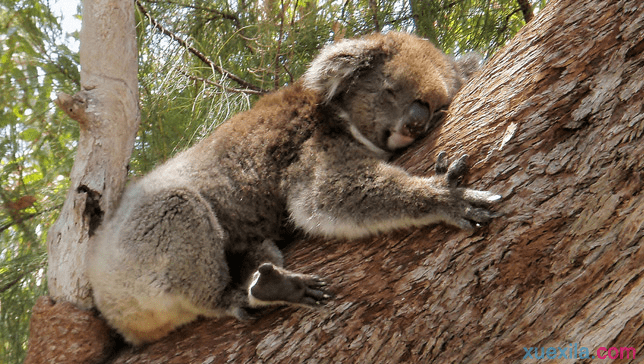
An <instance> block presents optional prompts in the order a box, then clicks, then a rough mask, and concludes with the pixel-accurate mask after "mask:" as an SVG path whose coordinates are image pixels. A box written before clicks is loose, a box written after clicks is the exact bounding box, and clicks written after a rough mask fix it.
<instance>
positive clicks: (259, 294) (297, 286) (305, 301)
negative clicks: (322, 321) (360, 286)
mask: <svg viewBox="0 0 644 364" xmlns="http://www.w3.org/2000/svg"><path fill="white" fill-rule="evenodd" d="M326 285H327V284H326V282H325V281H324V280H323V279H322V278H320V277H317V276H314V275H308V274H298V273H293V272H290V271H287V270H285V269H282V268H278V267H276V266H274V265H273V264H271V263H264V264H262V265H261V266H260V267H259V269H258V270H257V272H255V274H254V277H253V283H251V286H250V287H249V290H248V291H249V298H250V301H251V305H253V306H265V305H272V304H295V305H304V306H310V307H319V306H322V305H324V304H325V303H326V302H327V301H328V300H329V299H330V298H331V295H330V294H329V293H328V292H327V291H326V289H325V288H326Z"/></svg>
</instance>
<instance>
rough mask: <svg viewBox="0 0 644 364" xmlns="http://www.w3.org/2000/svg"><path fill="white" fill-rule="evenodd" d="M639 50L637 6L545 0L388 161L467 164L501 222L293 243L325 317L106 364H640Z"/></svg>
mask: <svg viewBox="0 0 644 364" xmlns="http://www.w3.org/2000/svg"><path fill="white" fill-rule="evenodd" d="M643 52H644V2H642V1H641V0H629V1H618V0H611V1H607V0H587V1H577V0H553V1H552V2H551V3H550V4H549V5H548V7H547V8H546V9H545V10H543V11H541V12H540V13H539V14H537V15H536V16H535V18H534V19H533V20H532V21H531V22H530V23H529V24H528V25H527V26H526V27H525V28H524V29H523V30H522V31H521V32H520V34H519V35H518V36H517V37H516V38H515V39H514V40H513V41H512V42H511V43H510V44H509V45H508V46H507V47H505V48H504V49H503V50H501V51H500V52H499V53H498V54H497V55H496V56H495V57H494V58H493V59H492V60H490V61H489V63H488V65H487V66H486V67H485V69H484V70H483V71H482V73H481V74H480V75H479V76H478V77H476V78H475V79H474V80H473V81H472V82H471V83H470V84H469V85H468V86H467V87H466V88H465V89H464V90H463V92H462V93H461V94H460V96H459V97H458V98H457V99H456V100H455V102H454V104H453V107H452V109H451V115H450V116H449V117H448V119H447V120H446V121H445V122H444V123H443V124H442V126H441V127H440V128H439V129H437V130H435V131H434V133H433V134H432V135H431V136H429V137H428V138H426V139H425V140H424V141H423V142H422V143H421V144H420V145H419V146H416V147H414V148H413V149H412V150H409V151H408V152H407V153H405V155H403V157H402V158H400V159H399V160H398V161H397V162H398V163H400V164H401V165H403V166H404V167H406V168H407V169H408V170H410V171H412V172H413V173H416V174H422V175H425V174H431V167H432V163H433V161H434V159H435V155H436V153H437V151H439V150H446V151H448V152H450V153H451V155H457V154H459V153H461V152H466V153H468V154H469V155H470V156H471V157H470V161H471V165H472V170H471V173H470V175H469V177H468V180H467V181H465V182H466V183H467V184H469V185H471V186H473V187H475V188H479V189H490V190H492V191H495V192H499V193H501V194H503V196H504V200H503V203H502V204H501V206H500V207H499V211H500V212H502V213H503V214H504V216H502V217H499V218H497V219H496V220H495V221H494V222H493V223H492V224H491V225H490V226H488V227H484V228H481V229H479V230H477V231H475V232H472V233H467V232H461V231H456V230H454V229H450V228H446V227H443V226H437V227H429V228H424V229H410V230H405V231H400V232H397V233H393V234H389V235H386V236H382V237H378V238H375V239H364V240H360V241H355V242H345V241H324V240H312V239H303V240H301V241H298V242H295V243H294V244H293V245H292V246H291V247H290V248H289V249H288V250H287V251H286V262H287V266H288V268H292V269H295V270H297V271H301V272H308V273H316V274H320V275H323V276H326V277H328V278H329V280H330V282H332V287H333V289H334V291H335V293H336V297H335V300H334V301H333V302H331V303H330V304H329V306H328V308H327V309H323V310H319V311H310V310H305V309H277V310H274V311H272V312H270V313H269V314H267V315H266V316H264V317H263V318H261V319H259V320H258V321H256V322H254V323H250V324H247V323H239V322H236V321H234V320H232V319H224V320H209V321H208V320H207V321H202V322H198V323H194V324H191V325H188V326H186V327H183V328H181V329H179V330H178V331H177V332H175V333H173V334H171V335H170V336H169V337H167V338H165V339H163V340H161V341H160V342H157V343H154V344H151V345H149V346H147V347H145V348H142V349H126V350H124V351H122V352H121V353H120V354H119V355H118V356H117V357H115V358H113V359H112V361H111V362H113V363H126V362H127V363H130V362H136V363H265V362H270V363H275V362H285V363H300V362H307V363H316V362H320V363H327V362H334V363H336V362H337V363H340V362H342V363H399V362H407V363H514V362H521V361H522V359H523V358H524V357H526V353H530V356H531V357H534V356H540V355H541V349H540V348H542V347H543V348H544V353H545V355H548V356H549V357H552V356H553V355H554V357H555V358H557V357H558V360H554V361H552V362H562V361H563V362H589V360H581V359H576V360H575V359H574V358H573V355H574V356H576V357H577V358H579V357H580V356H581V355H583V354H584V351H583V350H582V348H587V350H588V354H589V355H593V356H594V355H596V354H597V349H600V348H602V347H606V348H610V347H616V348H618V349H617V350H619V348H620V347H632V348H634V350H635V352H636V355H637V358H638V359H636V360H642V359H641V358H644V316H643V314H642V310H643V308H644V274H643V273H644V264H643V263H642V262H644V249H643V244H644V194H643V193H642V187H643V180H642V177H643V168H644V162H643V158H642V156H643V155H644V141H643V140H642V133H643V131H644V110H643V102H642V100H643V99H644V53H643ZM383 208H387V207H386V206H383ZM524 347H525V348H539V349H537V350H534V349H528V350H524ZM549 347H552V349H551V350H550V351H548V350H547V349H546V348H549ZM553 352H554V354H552V353H553ZM599 353H600V355H606V356H610V357H616V356H619V355H620V354H619V353H618V352H617V351H614V350H613V351H610V350H609V351H600V352H599ZM624 354H625V355H629V354H630V355H631V358H632V351H629V352H625V353H624ZM564 356H565V357H564ZM525 362H536V359H527V360H526V361H525ZM601 362H610V360H607V361H601ZM619 362H628V360H627V359H623V360H621V361H619Z"/></svg>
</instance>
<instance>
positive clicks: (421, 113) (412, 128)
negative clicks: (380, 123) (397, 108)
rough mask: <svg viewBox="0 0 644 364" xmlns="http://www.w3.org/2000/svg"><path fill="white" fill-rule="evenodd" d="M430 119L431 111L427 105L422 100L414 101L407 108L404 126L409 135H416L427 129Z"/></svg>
mask: <svg viewBox="0 0 644 364" xmlns="http://www.w3.org/2000/svg"><path fill="white" fill-rule="evenodd" d="M431 119H432V113H431V111H430V109H429V105H427V104H426V103H424V102H422V101H414V102H412V103H411V105H410V106H409V109H408V110H407V120H406V121H405V123H404V127H405V129H406V130H407V131H408V132H409V135H410V136H413V137H418V136H420V135H421V134H423V133H424V132H426V131H427V129H428V127H429V125H428V124H429V123H430V121H431Z"/></svg>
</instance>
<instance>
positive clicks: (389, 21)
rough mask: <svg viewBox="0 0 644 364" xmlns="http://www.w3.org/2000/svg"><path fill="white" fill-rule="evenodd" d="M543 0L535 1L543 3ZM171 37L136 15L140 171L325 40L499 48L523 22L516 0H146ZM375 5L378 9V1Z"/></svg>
mask: <svg viewBox="0 0 644 364" xmlns="http://www.w3.org/2000/svg"><path fill="white" fill-rule="evenodd" d="M545 1H546V0H531V3H532V5H533V7H534V8H536V9H537V10H538V9H540V8H542V7H543V6H544V5H545ZM141 2H142V6H143V7H144V8H145V11H146V12H147V13H149V14H150V16H151V18H153V19H154V20H155V21H157V22H158V23H159V24H161V25H162V26H163V27H164V28H165V30H166V34H164V33H162V32H161V31H160V29H158V28H155V27H154V26H152V25H151V22H150V20H149V19H148V18H147V17H146V16H145V15H143V14H141V13H140V14H139V16H140V18H141V19H142V22H141V23H140V25H139V40H140V51H141V72H140V83H141V101H142V109H143V112H142V126H141V130H140V134H139V138H138V139H137V147H136V151H135V155H134V158H133V163H132V167H133V171H134V172H135V173H142V172H145V171H147V170H149V169H150V168H152V167H153V166H154V164H155V162H156V161H159V160H165V159H167V158H168V157H170V156H171V155H173V154H174V153H176V151H178V150H182V149H184V148H186V147H187V146H189V145H191V144H192V143H194V142H195V141H197V140H199V139H200V138H201V137H203V136H204V135H206V134H208V133H209V132H210V131H211V130H212V128H214V127H216V126H217V125H218V124H219V123H221V122H222V121H224V120H226V119H227V118H228V117H230V116H231V115H232V114H234V113H236V112H238V111H240V110H244V109H247V108H248V107H249V105H250V104H251V103H252V101H253V100H254V99H256V97H257V96H256V95H254V94H245V93H239V92H229V91H227V90H226V88H246V87H247V86H244V85H241V84H240V83H238V82H235V81H231V80H230V79H228V78H226V77H224V76H222V74H221V72H217V70H215V69H214V68H213V67H212V65H209V64H207V63H206V62H204V61H203V60H202V59H200V58H199V57H196V56H195V55H194V54H193V53H191V52H190V50H188V49H187V48H186V47H185V46H183V45H180V44H179V43H178V42H176V41H174V40H172V39H171V38H170V37H169V36H168V34H167V33H171V34H173V35H175V36H176V37H178V38H180V39H182V40H185V41H186V42H187V43H188V44H189V45H190V46H192V47H194V48H195V49H196V50H198V51H199V52H201V53H202V54H204V55H206V57H208V58H209V60H210V61H212V63H213V64H215V65H218V66H220V67H222V68H223V69H225V70H226V71H228V72H230V73H232V74H234V75H236V76H239V78H240V79H242V80H243V81H244V82H245V83H247V84H249V85H251V86H254V87H255V88H256V89H259V90H262V91H270V90H272V89H275V88H278V87H281V86H284V85H286V84H289V83H292V82H294V80H296V79H297V78H298V77H299V76H300V75H301V74H302V73H303V72H304V70H305V68H306V66H307V64H308V63H309V62H310V61H311V59H312V58H313V57H314V56H315V54H316V53H317V51H318V50H319V48H320V47H322V46H323V45H324V44H326V43H328V42H331V41H333V40H337V39H340V38H344V37H353V36H359V35H363V34H367V33H371V32H374V31H377V30H381V31H388V30H403V31H414V32H416V33H417V34H420V35H422V36H425V37H427V38H429V39H431V40H432V41H434V43H436V44H437V45H438V46H439V47H440V48H442V49H443V50H445V51H446V52H447V53H453V54H462V53H464V52H467V51H472V50H476V51H479V52H481V53H482V54H484V55H485V56H486V57H487V56H490V55H491V54H493V53H494V52H495V51H496V50H497V49H498V48H499V47H501V46H502V45H503V44H505V42H506V41H507V40H509V39H510V38H511V37H512V36H513V35H514V34H515V33H516V32H517V31H518V30H519V29H520V28H521V27H522V26H523V25H524V24H525V21H524V15H523V13H522V12H521V10H520V7H519V5H518V3H517V1H516V0H495V1H493V0H451V1H450V0H381V1H373V0H371V1H370V0H361V1H322V0H319V1H314V0H279V1H278V0H256V1H248V0H237V1H232V0H228V1H226V0H213V1H202V0H141ZM374 4H375V6H376V8H374Z"/></svg>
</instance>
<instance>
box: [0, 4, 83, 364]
mask: <svg viewBox="0 0 644 364" xmlns="http://www.w3.org/2000/svg"><path fill="white" fill-rule="evenodd" d="M60 37H61V31H60V29H59V27H58V25H57V22H56V19H55V18H54V17H53V16H52V15H51V13H50V12H49V10H48V9H47V8H46V7H45V6H44V5H43V4H42V3H40V2H38V1H21V2H15V1H11V0H10V1H6V0H3V1H0V358H4V361H3V362H7V363H18V362H22V360H23V359H24V353H25V350H26V343H27V338H28V328H29V326H28V325H29V316H30V312H31V307H32V306H33V304H34V302H35V298H36V297H37V296H40V295H42V294H45V292H46V249H45V234H44V233H45V231H46V230H47V229H48V227H49V226H50V225H51V224H52V223H53V221H54V220H55V218H56V216H57V209H58V208H59V206H60V205H61V204H62V200H63V197H64V195H65V192H66V187H67V183H65V182H66V179H65V178H66V177H63V176H67V175H69V171H70V168H71V165H72V163H73V154H72V153H73V151H74V147H75V145H76V140H77V138H78V132H77V128H76V127H75V126H74V125H73V124H72V123H71V122H70V121H69V120H67V119H66V118H64V117H63V115H62V113H60V112H58V111H56V109H55V108H54V106H53V104H52V97H53V93H54V92H55V91H57V90H61V91H62V90H67V92H72V90H74V89H76V88H77V87H78V86H77V85H78V81H79V80H78V68H77V64H78V62H77V61H76V58H77V56H76V55H74V54H72V53H71V51H69V49H67V48H66V47H65V46H64V45H56V44H55V42H54V41H53V39H60Z"/></svg>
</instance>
